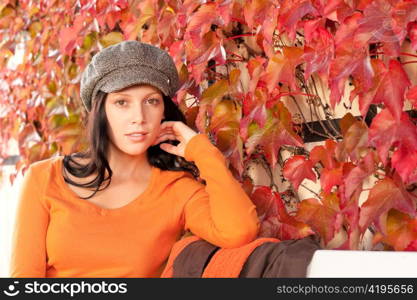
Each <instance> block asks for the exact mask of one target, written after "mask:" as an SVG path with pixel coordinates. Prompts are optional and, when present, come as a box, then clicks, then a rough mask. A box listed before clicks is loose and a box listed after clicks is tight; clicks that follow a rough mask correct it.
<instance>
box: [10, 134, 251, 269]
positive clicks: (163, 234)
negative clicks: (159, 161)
mask: <svg viewBox="0 0 417 300" xmlns="http://www.w3.org/2000/svg"><path fill="white" fill-rule="evenodd" d="M62 159H63V156H57V157H53V158H50V159H46V160H43V161H39V162H36V163H33V164H32V165H31V166H30V167H29V168H28V170H27V172H26V173H25V176H24V179H23V186H22V190H21V193H20V196H19V204H18V209H17V216H16V226H15V231H14V235H13V250H12V258H11V265H10V276H11V277H160V275H161V272H162V270H163V268H164V266H165V264H166V262H167V259H168V256H169V254H170V251H171V248H172V246H173V245H174V243H175V242H176V241H177V240H178V239H179V238H180V237H181V234H182V232H183V230H187V229H189V230H190V231H191V232H193V233H194V234H195V235H197V236H199V237H201V238H202V239H205V240H207V241H208V242H210V243H212V244H215V245H217V246H220V247H224V248H232V247H240V246H242V245H243V244H246V243H249V242H251V241H252V240H254V239H255V238H256V235H257V232H258V230H259V222H258V217H257V213H256V208H255V205H254V204H253V203H252V201H251V200H250V198H249V197H248V196H247V195H246V193H245V192H244V190H243V189H242V188H241V186H240V184H239V182H238V181H237V180H235V178H234V177H233V175H232V174H231V173H230V171H229V169H228V168H227V166H226V162H225V158H224V156H223V154H222V153H221V152H220V150H219V149H218V148H216V147H215V146H214V145H213V144H211V142H210V140H209V139H208V137H207V136H206V135H205V134H202V133H200V134H197V135H196V136H194V137H193V138H192V139H191V140H190V141H189V143H188V144H187V146H186V149H185V159H187V160H188V161H194V162H195V164H196V165H197V167H198V168H199V170H200V176H201V177H202V178H203V179H205V181H206V185H203V184H201V183H200V182H198V181H196V180H195V179H194V178H193V177H192V176H191V174H189V173H188V172H184V171H163V170H160V169H159V168H155V167H153V168H152V176H151V181H150V184H149V186H148V187H147V189H146V190H145V191H144V192H143V193H142V194H141V195H139V196H138V197H136V198H135V199H134V200H133V201H131V202H130V203H128V204H127V205H125V206H122V207H120V208H116V209H105V208H101V207H99V206H97V205H95V204H93V203H92V202H89V201H88V200H83V199H81V198H78V197H77V195H76V194H75V193H74V192H73V191H72V190H71V189H70V188H69V187H68V186H67V184H66V183H65V181H64V178H63V176H62V167H63V164H62Z"/></svg>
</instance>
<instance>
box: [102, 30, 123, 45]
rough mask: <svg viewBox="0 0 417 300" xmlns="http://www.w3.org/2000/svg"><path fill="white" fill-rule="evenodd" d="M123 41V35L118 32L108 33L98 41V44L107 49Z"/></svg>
mask: <svg viewBox="0 0 417 300" xmlns="http://www.w3.org/2000/svg"><path fill="white" fill-rule="evenodd" d="M122 41H123V34H121V33H120V32H115V31H113V32H110V33H108V34H106V35H105V36H104V37H102V38H101V39H100V44H101V45H103V47H105V48H106V47H108V46H111V45H114V44H117V43H120V42H122Z"/></svg>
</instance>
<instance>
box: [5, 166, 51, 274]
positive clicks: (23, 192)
mask: <svg viewBox="0 0 417 300" xmlns="http://www.w3.org/2000/svg"><path fill="white" fill-rule="evenodd" d="M40 176H42V174H39V172H38V173H37V172H35V171H34V168H33V165H31V166H29V168H28V169H27V171H26V172H25V174H24V176H23V181H22V185H21V189H20V192H19V197H18V203H17V211H16V217H15V224H14V231H13V236H12V253H11V262H10V270H9V272H10V277H45V275H46V231H47V227H48V224H49V212H48V209H47V207H46V205H45V203H44V202H43V194H42V191H43V186H42V184H41V182H40V178H39V177H40Z"/></svg>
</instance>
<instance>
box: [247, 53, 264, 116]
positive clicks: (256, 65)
mask: <svg viewBox="0 0 417 300" xmlns="http://www.w3.org/2000/svg"><path fill="white" fill-rule="evenodd" d="M265 63H266V59H265V58H263V57H260V56H255V57H254V58H251V59H250V60H249V61H248V63H247V66H246V68H247V69H248V72H249V75H250V81H249V92H252V93H255V89H256V87H257V85H258V81H259V78H260V77H261V76H262V74H263V72H264V69H265ZM244 112H245V110H244ZM245 114H247V112H245Z"/></svg>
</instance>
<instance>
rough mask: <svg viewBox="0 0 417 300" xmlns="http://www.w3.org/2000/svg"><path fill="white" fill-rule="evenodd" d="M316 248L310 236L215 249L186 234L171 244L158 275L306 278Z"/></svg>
mask: <svg viewBox="0 0 417 300" xmlns="http://www.w3.org/2000/svg"><path fill="white" fill-rule="evenodd" d="M318 249H320V245H319V243H318V242H317V241H316V240H315V239H314V237H312V236H309V237H306V238H303V239H299V240H286V241H280V240H278V239H275V238H257V239H256V240H254V241H252V242H251V243H248V244H246V245H244V246H241V247H237V248H219V247H217V246H215V245H213V244H210V243H209V242H207V241H205V240H203V239H200V238H198V237H197V236H189V237H186V238H183V239H181V240H180V241H178V242H177V243H176V244H175V245H174V248H173V249H172V251H171V255H170V257H169V259H168V263H167V265H166V268H165V270H164V271H163V273H162V276H161V277H174V278H183V277H187V278H191V277H194V278H195V277H197V278H214V277H221V278H248V277H250V278H279V277H306V273H307V267H308V264H309V263H310V261H311V258H312V256H313V254H314V252H315V251H316V250H318Z"/></svg>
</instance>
